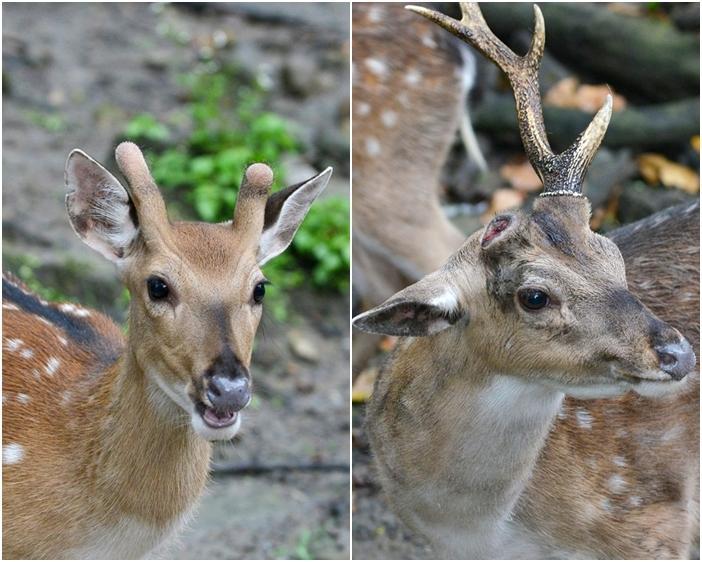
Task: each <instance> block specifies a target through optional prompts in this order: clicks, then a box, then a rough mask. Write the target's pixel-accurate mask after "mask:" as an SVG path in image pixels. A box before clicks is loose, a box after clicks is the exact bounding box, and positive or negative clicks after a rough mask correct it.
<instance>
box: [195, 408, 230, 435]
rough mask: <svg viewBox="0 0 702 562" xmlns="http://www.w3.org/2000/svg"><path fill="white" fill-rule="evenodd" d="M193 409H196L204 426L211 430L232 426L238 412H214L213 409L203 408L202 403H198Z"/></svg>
mask: <svg viewBox="0 0 702 562" xmlns="http://www.w3.org/2000/svg"><path fill="white" fill-rule="evenodd" d="M195 407H196V409H197V412H198V413H199V414H200V416H201V417H202V421H204V422H205V424H206V425H208V426H209V427H211V428H213V429H220V428H222V427H229V426H230V425H234V424H235V423H236V420H237V418H238V412H235V411H233V410H232V411H228V412H227V411H225V412H223V411H220V410H215V409H214V408H210V407H209V406H205V404H204V403H202V402H198V403H197V404H196V406H195Z"/></svg>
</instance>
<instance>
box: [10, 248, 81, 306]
mask: <svg viewBox="0 0 702 562" xmlns="http://www.w3.org/2000/svg"><path fill="white" fill-rule="evenodd" d="M7 262H9V263H5V264H4V266H5V267H7V268H8V270H11V271H12V272H13V273H14V274H15V275H17V277H19V278H20V279H21V280H22V281H23V282H24V284H25V285H27V287H29V288H30V289H31V290H32V292H34V293H35V294H37V295H39V296H40V297H41V298H43V299H44V300H47V301H53V302H71V301H73V302H75V300H76V299H75V298H74V297H70V296H68V295H66V294H65V293H62V292H61V291H59V290H57V289H54V288H53V287H47V286H45V285H44V284H43V283H42V282H41V281H39V278H38V277H37V274H36V270H37V269H38V268H39V267H40V265H41V262H40V261H39V259H38V258H36V257H35V256H31V255H24V254H23V255H15V256H12V258H11V259H9V260H7Z"/></svg>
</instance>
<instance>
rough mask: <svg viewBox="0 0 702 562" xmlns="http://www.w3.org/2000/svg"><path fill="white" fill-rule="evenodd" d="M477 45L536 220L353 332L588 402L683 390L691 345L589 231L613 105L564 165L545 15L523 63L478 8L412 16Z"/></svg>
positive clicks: (529, 218)
mask: <svg viewBox="0 0 702 562" xmlns="http://www.w3.org/2000/svg"><path fill="white" fill-rule="evenodd" d="M408 9H410V10H412V11H414V12H417V13H419V14H421V15H423V16H425V17H427V18H429V19H431V20H433V21H434V22H436V23H438V24H439V25H441V26H442V27H444V28H445V29H447V30H448V31H450V32H451V33H453V34H454V35H456V36H458V37H460V38H461V39H463V40H465V41H467V42H468V43H470V44H471V45H473V46H474V47H476V48H477V49H478V50H480V51H481V52H482V53H483V54H484V55H486V56H487V57H488V58H490V59H491V60H493V61H494V62H495V63H497V65H498V66H499V67H500V68H501V69H502V70H503V71H504V72H505V73H506V75H507V77H508V78H509V81H510V83H511V85H512V88H513V90H514V97H515V100H516V105H517V118H518V120H519V130H520V134H521V138H522V142H523V144H524V147H525V149H526V153H527V155H528V157H529V160H530V162H531V164H532V166H533V167H534V168H535V170H536V171H537V173H538V174H539V176H540V177H541V179H542V181H543V183H544V189H543V192H542V193H541V194H540V196H539V197H538V198H537V200H536V202H535V203H534V206H533V209H532V210H531V211H530V212H524V211H514V212H508V213H503V214H500V215H498V216H496V217H495V218H493V219H492V221H491V222H490V223H489V224H488V225H487V227H486V228H485V229H484V230H483V231H482V232H478V233H476V234H474V235H473V236H471V237H470V238H469V239H468V240H467V241H466V242H465V244H464V245H463V246H462V247H461V248H460V249H459V250H458V251H457V252H456V253H455V254H454V255H453V256H452V257H451V258H450V259H449V261H448V263H446V264H445V265H444V266H443V267H442V268H441V269H440V270H438V271H436V272H434V273H432V274H430V275H428V276H427V277H425V278H424V279H422V280H420V281H419V282H417V283H415V284H414V285H411V286H409V287H408V288H406V289H404V290H403V291H400V292H399V293H397V294H396V295H395V296H393V297H391V298H390V299H388V300H387V301H386V302H385V303H383V304H382V305H380V306H378V307H377V308H375V309H373V310H370V311H368V312H366V313H364V314H362V315H360V316H358V317H357V318H356V319H355V320H354V325H355V326H356V327H358V328H360V329H362V330H366V331H370V332H375V333H383V334H392V335H403V336H432V335H434V334H438V333H440V332H442V333H445V332H447V331H450V332H451V333H452V335H453V336H455V337H453V339H451V342H452V343H451V351H449V350H447V351H448V352H451V353H456V354H460V353H461V348H462V346H466V347H469V348H470V349H471V357H473V358H475V360H476V361H478V360H479V361H482V363H483V364H484V365H485V366H486V367H487V369H489V370H490V371H491V372H497V373H500V374H512V375H519V376H524V377H527V378H532V379H535V380H539V381H541V382H543V383H545V384H550V385H552V386H556V387H557V388H559V389H562V390H564V391H565V392H567V393H569V394H571V395H575V396H580V397H593V396H606V395H611V394H616V393H620V392H623V391H626V390H629V389H634V390H636V391H638V392H640V393H641V394H658V393H662V392H666V391H669V390H671V389H673V388H676V387H678V386H681V385H682V384H684V382H682V381H683V379H684V378H685V375H686V374H687V373H689V372H690V371H691V370H692V369H693V368H694V366H695V362H696V359H695V355H694V352H693V351H692V348H691V346H690V344H689V343H688V342H687V340H686V339H685V338H683V337H682V335H681V334H680V333H679V332H678V331H677V330H675V329H674V328H672V327H671V326H669V325H667V324H666V323H664V322H662V321H661V320H659V319H658V318H657V317H656V316H654V315H653V314H652V313H651V312H650V311H649V310H648V309H647V308H646V307H645V306H644V305H643V304H642V303H641V302H640V301H639V300H638V299H637V298H636V297H635V296H634V295H633V294H632V293H631V292H630V291H629V290H628V289H627V281H626V276H625V270H624V262H623V259H622V257H621V254H620V252H619V250H618V248H617V246H616V245H615V244H614V243H613V242H612V241H610V240H608V239H607V238H605V237H603V236H600V235H599V234H597V233H594V232H592V231H591V230H590V227H589V218H590V204H589V202H588V200H587V198H586V197H585V196H583V194H582V185H583V180H584V176H585V173H586V170H587V167H588V165H589V163H590V162H591V160H592V158H593V156H594V154H595V152H596V150H597V148H598V146H599V144H600V142H601V140H602V138H603V137H604V134H605V131H606V128H607V124H608V123H609V119H610V116H611V98H608V99H607V101H606V103H605V105H604V106H603V107H602V108H601V109H600V111H599V112H598V113H597V114H596V115H595V117H594V118H593V120H592V122H591V123H590V125H589V126H588V128H587V129H586V130H585V132H583V133H582V134H581V135H580V136H579V137H578V138H577V139H576V141H575V142H574V144H573V145H572V146H571V147H570V148H568V149H567V150H565V151H564V152H562V153H561V154H554V153H553V151H552V150H551V148H550V146H549V143H548V139H547V137H546V132H545V127H544V121H543V115H542V109H541V100H540V96H539V88H538V69H539V63H540V60H541V57H542V54H543V49H544V43H545V37H544V22H543V18H542V16H541V12H540V10H539V8H538V7H537V6H534V13H535V18H536V23H535V32H534V37H533V39H532V42H531V47H530V49H529V52H528V53H527V54H526V55H525V56H523V57H519V56H517V55H516V54H514V53H513V52H512V51H511V50H510V49H509V48H508V47H507V46H506V45H504V44H503V43H502V42H501V41H500V40H499V39H498V38H497V37H496V36H495V35H494V34H493V33H492V32H491V31H490V29H489V28H488V26H487V24H486V23H485V20H484V19H483V17H482V14H481V13H480V10H479V8H478V7H477V5H476V4H473V3H461V10H462V13H463V17H462V19H461V20H460V21H457V20H454V19H452V18H449V17H447V16H444V15H443V14H440V13H438V12H435V11H432V10H428V9H426V8H420V7H415V6H408Z"/></svg>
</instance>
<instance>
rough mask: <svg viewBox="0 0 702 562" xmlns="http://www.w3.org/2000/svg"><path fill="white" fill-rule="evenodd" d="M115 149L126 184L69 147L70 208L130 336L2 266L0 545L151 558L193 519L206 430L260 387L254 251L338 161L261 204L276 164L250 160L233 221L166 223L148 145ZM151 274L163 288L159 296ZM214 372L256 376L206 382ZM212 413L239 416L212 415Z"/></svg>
mask: <svg viewBox="0 0 702 562" xmlns="http://www.w3.org/2000/svg"><path fill="white" fill-rule="evenodd" d="M116 156H117V162H118V164H119V166H120V168H121V170H122V172H123V173H124V175H125V176H126V178H127V180H128V181H129V187H128V188H125V187H123V186H122V185H121V184H120V183H119V182H118V181H117V180H116V179H115V178H114V176H112V174H110V173H109V172H108V171H107V170H105V169H104V168H102V167H101V166H100V165H99V164H98V163H97V162H95V161H94V160H92V159H91V158H90V157H88V156H87V155H85V154H83V153H82V152H80V151H74V152H73V153H72V154H71V156H69V160H68V162H67V167H66V182H67V187H68V188H69V193H68V195H67V209H68V213H69V217H70V219H71V224H72V226H73V227H74V230H75V231H76V233H77V234H78V236H80V237H81V239H83V240H84V241H85V242H86V243H87V244H88V245H89V246H91V247H92V248H94V249H96V250H98V251H99V252H100V253H101V254H102V255H103V256H105V257H107V258H108V259H110V260H111V261H113V262H115V264H116V265H117V268H118V271H119V273H120V276H121V278H122V281H123V282H124V284H125V286H126V287H127V288H128V289H129V292H130V294H131V302H130V310H129V334H128V336H127V341H126V342H125V341H124V338H123V337H122V335H121V333H120V330H119V328H118V327H117V326H115V325H114V324H113V323H112V322H111V321H110V320H109V319H107V318H106V317H104V316H102V315H101V314H99V313H97V312H95V311H91V310H87V309H84V308H81V307H79V306H77V305H71V304H61V305H59V304H55V303H47V302H45V301H42V300H41V299H40V298H39V297H37V296H36V295H33V294H31V293H30V292H29V291H28V289H27V288H26V287H24V286H22V285H21V284H20V283H18V282H17V281H16V280H15V279H13V278H7V279H3V309H4V310H3V312H4V314H3V338H4V339H3V347H4V354H3V358H4V363H3V402H4V403H5V405H4V411H3V555H4V556H5V557H6V558H95V557H97V558H135V557H142V556H144V555H146V554H147V553H148V552H150V551H151V550H152V549H153V548H155V547H156V546H158V545H159V544H160V543H161V542H162V541H163V540H164V539H165V538H166V537H168V535H170V534H171V533H172V532H173V531H174V530H176V529H178V528H179V527H180V525H181V524H182V523H183V522H184V520H185V519H187V517H188V515H189V513H190V512H191V511H192V509H193V506H194V505H195V502H196V501H197V499H198V498H199V496H200V495H201V493H202V491H203V488H204V486H205V483H206V480H207V475H208V467H209V459H210V451H211V446H210V444H209V442H208V440H214V439H231V438H232V437H233V435H234V434H235V433H236V431H237V430H238V427H239V425H238V424H240V423H241V420H240V417H239V416H240V415H241V413H240V411H239V410H240V409H242V408H244V407H245V406H246V404H247V403H248V400H250V384H251V383H250V380H251V377H250V374H249V370H248V368H249V365H250V362H251V353H252V349H253V339H254V336H255V333H256V329H257V327H258V323H259V321H260V318H261V313H262V307H261V304H260V299H258V298H254V288H255V287H256V286H257V285H258V284H259V283H261V282H262V281H263V280H264V278H263V274H262V273H261V271H260V268H259V264H261V263H263V262H265V261H267V260H268V259H270V258H272V257H275V256H276V255H278V254H279V253H280V252H282V251H283V250H284V249H285V247H287V245H288V244H289V243H290V240H291V239H292V236H293V235H294V233H295V231H296V230H297V227H298V226H299V224H300V222H301V221H302V219H303V218H304V216H305V213H306V212H307V210H308V208H309V206H310V205H311V203H312V201H314V198H315V197H316V196H317V195H318V194H319V193H320V192H321V190H322V189H323V188H324V186H325V185H326V182H327V181H328V178H329V176H330V173H331V170H327V171H325V172H324V173H322V174H320V175H319V176H316V177H314V178H312V179H311V180H309V181H307V182H304V183H303V184H300V185H299V186H297V187H295V188H293V189H289V190H286V191H285V193H284V194H283V195H282V196H278V197H276V198H275V199H274V203H275V204H274V208H273V209H271V210H269V212H268V213H266V200H267V194H268V189H269V187H270V184H271V180H272V172H271V170H270V168H268V166H266V165H264V164H255V165H253V166H251V167H250V168H249V171H248V175H247V176H246V178H245V181H244V184H243V185H242V191H241V197H240V201H241V204H238V205H237V208H236V211H235V218H234V221H233V223H231V222H229V223H223V224H218V225H212V224H204V223H184V222H178V223H171V222H170V221H169V219H168V216H167V215H166V212H165V204H164V202H163V200H162V199H161V196H160V194H159V192H158V188H157V187H156V185H155V184H154V183H153V180H152V179H151V176H150V174H149V172H148V169H147V168H146V163H145V162H144V159H143V156H142V155H141V152H140V151H139V149H138V148H137V147H136V146H135V145H133V144H131V143H123V144H121V145H120V146H119V147H118V148H117V151H116ZM291 198H292V204H291V205H289V206H287V207H286V205H285V203H286V202H287V201H288V200H290V199H291ZM266 214H267V216H269V217H270V220H271V224H268V225H266V226H265V227H264V215H266ZM281 225H282V226H281ZM263 237H266V241H265V242H263V241H262V239H263ZM153 277H157V278H160V279H161V280H162V281H163V282H165V284H166V286H167V287H168V293H167V295H166V296H165V297H154V298H152V297H151V296H150V294H149V289H148V286H149V283H148V281H149V279H150V278H153ZM215 377H219V379H220V380H225V381H226V380H228V381H229V382H228V383H219V384H230V385H232V386H231V387H229V388H234V385H237V384H238V385H239V386H237V387H236V388H238V389H242V388H246V390H245V391H236V392H243V393H240V394H236V395H233V394H230V395H229V396H230V398H226V399H221V388H220V390H218V391H217V392H216V393H215V394H213V395H210V393H209V392H208V390H210V389H215V390H216V388H215V387H214V386H213V384H214V382H213V381H214V378H215ZM242 379H243V381H244V382H243V383H242ZM244 385H245V386H244ZM224 388H227V387H226V386H225V387H224ZM230 392H233V391H230ZM212 396H214V398H212ZM218 397H220V398H218ZM216 399H217V400H219V405H218V404H215V403H214V402H215V400H216ZM225 400H229V402H226V401H225ZM222 409H224V411H223V410H222ZM205 412H209V415H210V416H220V414H221V417H218V418H217V420H222V419H224V420H225V421H226V420H232V421H230V422H229V423H225V424H224V425H223V426H221V427H219V426H216V425H215V426H213V425H212V424H208V423H207V421H206V417H205ZM217 412H219V413H217ZM217 420H215V421H217Z"/></svg>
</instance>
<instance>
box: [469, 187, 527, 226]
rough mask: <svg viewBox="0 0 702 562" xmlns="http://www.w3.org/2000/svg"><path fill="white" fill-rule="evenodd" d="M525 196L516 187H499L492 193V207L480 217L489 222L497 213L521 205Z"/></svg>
mask: <svg viewBox="0 0 702 562" xmlns="http://www.w3.org/2000/svg"><path fill="white" fill-rule="evenodd" d="M524 197H525V196H524V194H523V193H522V192H521V191H517V190H516V189H498V190H497V191H495V193H493V194H492V199H491V200H490V207H489V208H488V210H487V211H485V213H483V215H482V216H481V217H480V219H481V220H482V221H483V222H484V223H488V222H490V220H491V219H492V218H493V217H494V216H495V214H497V213H501V212H502V211H506V210H508V209H516V208H518V207H521V206H522V203H524Z"/></svg>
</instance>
